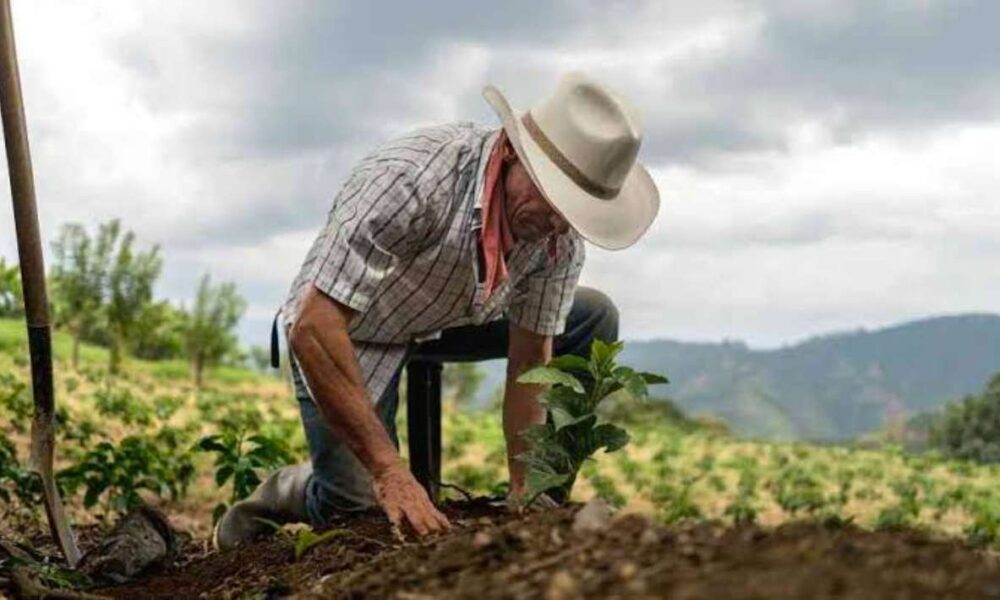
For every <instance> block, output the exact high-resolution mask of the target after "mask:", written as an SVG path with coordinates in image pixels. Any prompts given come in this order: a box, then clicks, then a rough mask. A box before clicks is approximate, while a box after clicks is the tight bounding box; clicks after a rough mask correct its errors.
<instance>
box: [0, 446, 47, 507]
mask: <svg viewBox="0 0 1000 600" xmlns="http://www.w3.org/2000/svg"><path fill="white" fill-rule="evenodd" d="M15 499H16V500H17V501H18V502H19V504H20V506H21V508H26V509H29V510H30V509H32V508H33V507H35V506H38V505H39V504H40V503H41V500H42V483H41V479H39V478H38V476H36V475H35V474H34V473H33V472H31V471H30V470H29V469H28V468H27V467H25V466H24V465H22V464H21V463H20V462H19V461H18V456H17V447H16V446H14V442H12V441H11V440H10V439H8V438H7V436H6V435H4V434H3V432H0V516H4V517H6V516H7V514H8V513H9V512H10V510H11V509H12V508H13V507H14V500H15Z"/></svg>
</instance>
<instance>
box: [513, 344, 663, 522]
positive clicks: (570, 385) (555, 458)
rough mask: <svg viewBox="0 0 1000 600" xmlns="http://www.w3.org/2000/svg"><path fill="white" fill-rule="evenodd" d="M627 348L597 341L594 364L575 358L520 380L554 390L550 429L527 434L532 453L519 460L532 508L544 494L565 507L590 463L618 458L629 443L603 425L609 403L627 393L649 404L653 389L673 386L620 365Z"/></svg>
mask: <svg viewBox="0 0 1000 600" xmlns="http://www.w3.org/2000/svg"><path fill="white" fill-rule="evenodd" d="M623 346H624V344H623V343H622V342H614V343H610V344H607V343H604V342H602V341H601V340H594V343H593V344H592V345H591V347H590V358H589V359H587V358H583V357H581V356H576V355H572V354H567V355H564V356H559V357H556V358H554V359H552V360H551V361H549V363H548V364H547V365H545V366H543V367H536V368H534V369H531V370H530V371H527V372H526V373H524V374H522V375H521V376H520V377H519V378H518V382H519V383H534V384H548V385H550V386H551V387H550V388H549V389H548V390H547V391H546V392H545V393H544V394H543V396H542V404H543V406H544V407H545V412H546V420H545V423H544V424H542V425H534V426H532V427H530V428H529V429H528V430H527V431H526V432H525V434H524V436H525V438H526V439H527V441H528V442H529V444H530V449H529V450H528V451H527V452H525V453H523V454H521V455H519V456H518V457H517V458H518V459H519V460H521V461H522V462H523V463H524V464H525V465H526V467H527V471H526V474H525V487H526V488H527V489H526V492H527V494H526V496H525V499H526V501H527V504H528V505H530V504H531V503H532V502H534V500H535V499H536V498H538V497H539V496H540V495H541V494H543V493H545V494H548V495H549V496H551V497H552V498H553V499H554V500H556V501H557V502H564V501H565V500H567V499H568V498H569V495H570V492H571V491H572V489H573V484H574V482H575V481H576V476H577V473H578V472H579V471H580V467H581V466H582V465H583V463H584V461H586V460H588V459H589V458H590V457H591V456H592V455H593V454H594V453H595V452H597V451H598V450H600V449H602V448H603V449H604V450H605V452H614V451H615V450H619V449H620V448H622V447H623V446H625V444H627V443H628V441H629V436H628V433H626V432H625V430H624V429H621V428H620V427H617V426H616V425H613V424H611V423H599V422H598V417H597V414H596V411H597V407H598V405H599V404H600V403H601V402H602V401H603V400H604V399H606V398H607V397H608V396H610V395H611V394H613V393H615V392H618V391H619V390H625V391H626V392H628V393H629V394H630V395H631V396H632V397H633V398H635V399H637V400H644V399H645V398H646V397H647V396H648V389H647V385H649V384H654V383H667V379H666V377H662V376H660V375H654V374H652V373H640V372H637V371H635V370H633V369H631V368H629V367H625V366H621V365H617V364H615V357H616V356H617V355H618V353H619V352H621V350H622V348H623Z"/></svg>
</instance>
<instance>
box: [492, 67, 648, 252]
mask: <svg viewBox="0 0 1000 600" xmlns="http://www.w3.org/2000/svg"><path fill="white" fill-rule="evenodd" d="M483 97H484V98H485V99H486V102H487V103H489V105H490V107H491V108H492V109H493V111H494V112H496V114H497V116H498V117H499V118H500V122H501V123H502V125H503V128H504V131H506V132H507V137H508V138H509V139H510V142H511V146H513V148H514V152H515V153H517V156H518V158H520V159H521V162H522V164H524V166H525V169H526V170H527V172H528V175H529V176H530V177H531V179H532V181H534V183H535V185H536V186H538V189H539V191H541V192H542V194H543V195H544V196H545V198H546V200H548V201H549V203H550V204H552V206H553V207H554V208H555V209H556V210H557V211H559V214H561V215H562V216H563V218H565V219H566V221H567V222H568V223H569V224H570V225H571V226H572V227H573V228H574V229H575V230H577V232H579V233H580V235H581V236H583V237H584V238H585V239H587V240H588V241H590V242H592V243H593V244H596V245H597V246H600V247H602V248H605V249H607V250H622V249H624V248H628V247H629V246H631V245H632V244H634V243H635V242H636V241H637V240H638V239H639V238H640V237H642V235H643V234H644V233H645V232H646V230H647V229H649V226H650V225H651V224H652V223H653V220H654V219H655V218H656V214H657V212H659V209H660V194H659V192H658V191H657V189H656V184H655V183H654V182H653V178H652V177H650V175H649V172H648V171H647V170H646V169H645V167H643V166H642V165H640V164H639V163H638V162H637V163H636V164H635V165H634V166H633V167H632V170H631V171H630V172H629V174H628V175H627V176H626V177H625V181H624V183H623V184H622V187H621V190H620V191H619V192H618V195H616V196H615V197H614V198H611V199H603V198H598V197H596V196H594V195H592V194H590V193H589V192H587V191H586V190H584V189H583V188H581V187H580V186H579V185H577V184H576V182H574V181H573V180H572V179H571V178H570V177H569V176H568V175H566V174H565V173H563V171H562V170H561V169H560V168H559V167H558V166H557V165H556V164H555V163H554V162H552V160H551V159H550V158H549V157H548V155H546V154H545V151H544V150H542V148H541V147H540V146H539V145H538V144H536V143H535V141H534V139H532V137H531V135H530V134H529V133H528V132H527V131H526V130H525V128H524V125H523V124H522V123H521V119H519V118H517V116H516V115H515V114H514V111H513V110H512V109H511V107H510V104H509V103H508V102H507V99H506V98H505V97H504V95H503V94H502V93H501V92H500V90H498V89H497V88H495V87H493V86H491V85H488V86H486V87H485V88H483Z"/></svg>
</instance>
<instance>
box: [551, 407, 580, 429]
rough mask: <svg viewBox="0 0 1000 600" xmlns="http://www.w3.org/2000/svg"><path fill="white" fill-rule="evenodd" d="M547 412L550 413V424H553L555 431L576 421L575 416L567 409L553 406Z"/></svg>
mask: <svg viewBox="0 0 1000 600" xmlns="http://www.w3.org/2000/svg"><path fill="white" fill-rule="evenodd" d="M549 414H550V415H552V424H553V425H554V426H555V428H556V431H559V430H560V429H562V428H563V427H566V426H567V425H572V424H573V423H574V422H575V421H576V417H574V416H573V415H571V414H570V413H569V411H567V410H565V409H563V408H560V407H558V406H554V407H552V408H551V409H550V410H549Z"/></svg>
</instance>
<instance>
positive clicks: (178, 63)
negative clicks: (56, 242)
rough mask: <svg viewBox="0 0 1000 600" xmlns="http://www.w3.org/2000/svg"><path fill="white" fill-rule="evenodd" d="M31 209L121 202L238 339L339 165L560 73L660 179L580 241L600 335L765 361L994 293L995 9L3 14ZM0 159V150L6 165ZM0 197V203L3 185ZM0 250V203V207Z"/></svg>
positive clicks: (112, 208) (365, 3) (263, 317)
mask: <svg viewBox="0 0 1000 600" xmlns="http://www.w3.org/2000/svg"><path fill="white" fill-rule="evenodd" d="M13 5H14V6H13V9H14V18H15V27H16V34H17V43H18V51H19V55H20V66H21V78H22V85H23V87H24V93H25V102H26V110H27V114H28V126H29V134H30V137H31V144H32V152H33V160H34V166H35V180H36V186H37V193H38V201H39V205H40V218H41V221H42V227H43V232H44V235H45V238H46V240H47V241H49V240H51V239H52V238H53V236H54V234H55V233H56V232H57V230H58V227H59V226H60V225H61V224H62V223H65V222H69V221H77V222H81V223H84V224H87V225H90V226H94V225H96V224H97V223H99V222H102V221H105V220H108V219H111V218H115V217H120V218H121V219H122V220H123V222H124V224H125V225H126V226H127V227H129V228H132V229H133V230H135V231H136V232H137V234H138V235H139V238H140V239H141V240H143V241H146V242H148V243H154V242H155V243H159V244H161V245H162V246H163V249H164V255H165V259H166V264H165V270H164V275H163V278H162V280H161V282H160V284H159V287H158V293H159V295H161V296H164V297H169V298H172V299H175V300H177V301H182V300H184V299H186V298H189V297H190V296H191V295H192V293H193V289H194V286H195V283H196V281H197V279H198V278H199V277H200V276H201V274H202V273H204V272H209V273H211V274H212V275H213V276H214V277H215V278H218V279H225V280H232V281H235V282H237V283H238V284H239V286H240V288H241V289H242V291H243V292H244V294H245V295H246V296H247V297H248V299H249V301H250V304H251V306H250V309H249V311H248V315H247V318H246V319H245V320H244V323H243V325H242V336H243V339H244V340H245V341H246V342H248V343H260V344H263V343H264V342H265V340H266V334H267V326H268V323H269V319H270V315H271V314H272V313H273V311H274V309H275V308H276V307H277V306H278V305H279V304H280V301H281V299H282V298H283V297H284V295H285V293H286V291H287V288H288V285H289V283H290V281H291V279H292V277H293V276H294V274H295V272H296V270H297V268H298V265H299V263H300V261H301V260H302V258H303V256H304V254H305V251H306V249H307V247H308V245H309V243H310V242H311V240H312V238H313V236H314V235H315V234H316V231H317V229H318V227H319V226H320V225H321V223H322V221H323V219H324V217H325V213H326V210H327V206H328V203H329V202H330V201H331V199H332V198H333V196H334V195H335V193H336V191H337V188H338V186H339V185H340V182H341V181H343V179H344V177H345V175H346V173H347V171H348V169H349V168H350V166H351V164H352V162H353V161H355V160H356V159H358V158H359V157H360V156H361V155H362V154H363V153H364V152H365V151H366V150H367V149H369V148H371V147H372V146H373V145H375V144H377V143H379V142H381V141H384V140H386V139H387V138H389V137H391V136H393V135H395V134H398V133H401V132H404V131H405V130H407V129H409V128H412V127H416V126H420V125H426V124H433V123H440V122H446V121H451V120H475V121H481V122H484V123H490V124H493V123H495V121H494V119H493V118H492V117H491V114H490V112H489V110H488V108H487V107H486V105H485V103H484V102H483V101H482V99H481V97H480V95H479V91H480V89H481V87H482V85H483V84H485V83H487V82H492V83H494V84H496V85H497V86H498V87H500V88H501V89H502V90H504V91H505V92H506V93H507V95H508V96H509V97H510V99H511V100H512V102H513V103H514V105H515V106H519V107H527V106H530V104H531V103H532V102H533V101H534V100H535V99H536V98H538V97H539V96H541V95H543V94H545V93H546V92H547V90H548V89H549V88H550V86H551V85H552V84H553V82H554V81H555V79H556V78H557V77H558V75H559V74H560V73H562V72H565V71H567V70H571V69H579V70H583V71H585V72H588V73H590V74H591V75H593V76H595V77H597V78H599V79H602V80H604V81H606V82H607V83H608V84H609V85H610V86H612V87H613V88H616V89H617V90H618V91H619V92H620V93H622V94H623V95H626V96H628V97H629V98H631V100H632V101H633V103H634V104H635V105H636V106H637V107H638V109H639V111H640V113H641V114H642V116H643V119H644V128H645V131H644V143H643V149H642V152H641V158H642V159H643V160H644V162H645V163H646V164H647V165H648V167H649V168H650V170H651V171H652V173H653V174H654V177H655V179H656V181H657V184H658V186H659V188H660V191H661V196H662V205H661V211H660V215H659V217H658V219H657V221H656V223H655V224H654V225H653V227H652V228H651V230H650V232H649V233H648V235H647V236H646V237H645V238H644V239H643V240H642V241H640V242H639V243H638V244H637V245H635V246H634V247H632V248H630V249H628V250H625V251H623V252H615V253H611V252H604V251H601V250H599V249H597V248H594V247H590V248H589V249H588V263H587V266H586V269H585V271H584V275H583V281H582V283H583V284H585V285H591V286H596V287H598V288H600V289H603V290H605V291H606V292H607V293H608V294H610V295H611V296H612V297H613V298H614V299H615V301H616V302H617V303H618V305H619V307H620V309H621V311H622V317H623V322H622V328H623V335H624V336H625V337H626V338H633V339H639V338H651V337H669V338H679V339H687V340H692V339H696V340H719V339H723V338H728V339H743V340H746V341H747V342H749V343H750V344H751V345H754V346H760V347H765V346H767V347H769V346H775V345H780V344H782V343H787V342H793V341H795V340H798V339H801V338H803V337H806V336H809V335H812V334H816V333H821V332H827V331H831V330H837V329H845V328H849V329H853V328H856V327H860V326H864V327H877V326H880V325H885V324H890V323H895V322H899V321H902V320H906V319H910V318H916V317H922V316H928V315H932V314H940V313H958V312H966V311H990V312H994V311H996V310H997V309H998V307H1000V278H998V272H1000V69H998V68H997V65H998V64H1000V42H998V41H997V37H996V35H995V26H996V23H998V22H1000V3H997V2H991V1H988V0H980V1H963V0H947V1H945V0H816V1H811V2H807V1H803V0H787V1H779V0H776V1H773V2H746V1H743V2H735V1H733V2H729V1H724V0H702V1H700V2H697V3H694V2H688V1H681V0H650V1H646V2H642V1H635V2H606V1H593V2H570V1H565V2H553V3H550V4H544V3H541V2H537V1H534V0H532V1H530V2H528V1H507V2H492V3H483V4H482V5H477V8H476V9H475V10H472V9H470V6H471V5H470V4H469V3H467V2H461V1H459V0H450V1H447V2H433V3H424V2H403V1H399V2H380V1H373V0H355V1H346V2H344V1H342V2H333V1H329V2H320V1H318V0H317V1H308V2H307V1H304V0H303V1H292V0H280V1H279V0H271V1H269V2H251V1H247V0H241V1H239V2H223V1H220V0H213V1H212V2H204V1H193V0H191V1H178V0H172V1H171V2H154V1H151V0H150V1H138V0H128V1H125V0H122V1H110V0H91V1H82V0H74V1H73V2H66V1H65V0H63V1H54V0H14V1H13ZM4 168H5V165H4ZM2 194H3V196H4V199H5V202H4V203H5V204H7V205H8V206H9V189H8V188H7V187H6V185H5V186H4V188H3V192H2ZM0 232H3V233H0V255H2V256H6V257H8V258H13V257H14V254H15V244H14V235H13V218H12V214H11V211H10V209H9V208H7V209H3V210H0Z"/></svg>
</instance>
